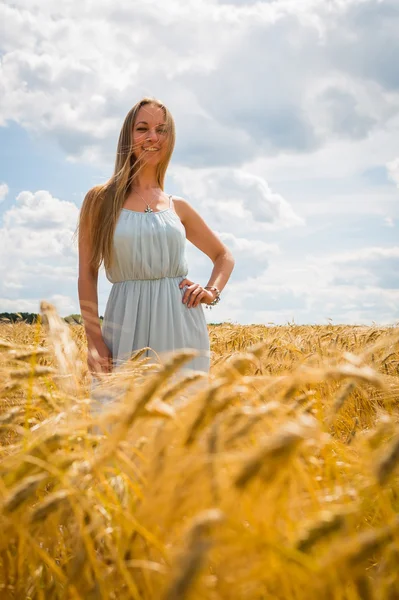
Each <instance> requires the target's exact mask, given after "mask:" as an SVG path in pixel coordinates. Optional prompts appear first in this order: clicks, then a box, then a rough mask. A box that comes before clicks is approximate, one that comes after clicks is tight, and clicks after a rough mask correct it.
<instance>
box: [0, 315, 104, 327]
mask: <svg viewBox="0 0 399 600" xmlns="http://www.w3.org/2000/svg"><path fill="white" fill-rule="evenodd" d="M38 318H39V315H38V313H28V312H18V313H8V312H3V313H0V322H3V323H17V322H18V321H24V322H25V323H31V324H32V323H36V322H37V320H38ZM62 318H63V319H64V321H66V322H67V323H70V324H71V325H74V324H81V323H82V316H81V315H68V316H67V317H62ZM102 319H103V317H100V320H102Z"/></svg>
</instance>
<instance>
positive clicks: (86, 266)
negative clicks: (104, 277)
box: [78, 226, 111, 372]
mask: <svg viewBox="0 0 399 600" xmlns="http://www.w3.org/2000/svg"><path fill="white" fill-rule="evenodd" d="M90 254H91V250H90V239H89V235H88V232H87V230H85V228H84V227H82V226H81V227H80V228H79V277H78V295H79V304H80V312H81V315H82V319H83V324H84V328H85V332H86V338H87V348H88V366H89V369H90V371H105V372H109V371H110V370H111V362H110V359H111V352H110V351H109V349H108V347H107V346H106V344H105V342H104V339H103V337H102V332H101V325H100V318H99V315H98V271H95V270H93V269H92V267H91V265H90Z"/></svg>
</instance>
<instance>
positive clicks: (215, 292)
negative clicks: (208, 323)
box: [204, 285, 220, 308]
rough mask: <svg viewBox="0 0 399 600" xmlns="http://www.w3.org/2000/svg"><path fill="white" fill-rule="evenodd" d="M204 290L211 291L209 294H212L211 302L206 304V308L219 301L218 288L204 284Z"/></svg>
mask: <svg viewBox="0 0 399 600" xmlns="http://www.w3.org/2000/svg"><path fill="white" fill-rule="evenodd" d="M204 290H207V291H208V292H211V294H212V295H213V300H212V302H210V303H209V304H206V308H212V307H213V306H216V304H217V303H218V302H220V291H219V290H218V288H217V287H216V286H214V285H206V286H205V287H204Z"/></svg>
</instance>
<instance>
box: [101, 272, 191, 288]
mask: <svg viewBox="0 0 399 600" xmlns="http://www.w3.org/2000/svg"><path fill="white" fill-rule="evenodd" d="M179 277H187V273H185V274H184V275H174V276H173V277H172V276H169V275H165V276H164V277H152V278H151V279H121V281H113V282H112V285H116V284H117V283H127V282H128V281H160V280H161V279H179Z"/></svg>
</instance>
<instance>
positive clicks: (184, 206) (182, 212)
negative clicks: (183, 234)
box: [172, 196, 197, 224]
mask: <svg viewBox="0 0 399 600" xmlns="http://www.w3.org/2000/svg"><path fill="white" fill-rule="evenodd" d="M172 199H173V204H174V207H175V211H176V213H177V214H178V216H179V218H180V220H181V222H182V223H183V224H184V222H185V221H187V220H188V219H190V217H192V216H193V215H196V214H197V211H196V210H195V209H194V208H193V207H192V206H191V204H190V203H189V202H188V201H187V200H186V199H185V198H182V197H181V196H172Z"/></svg>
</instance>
